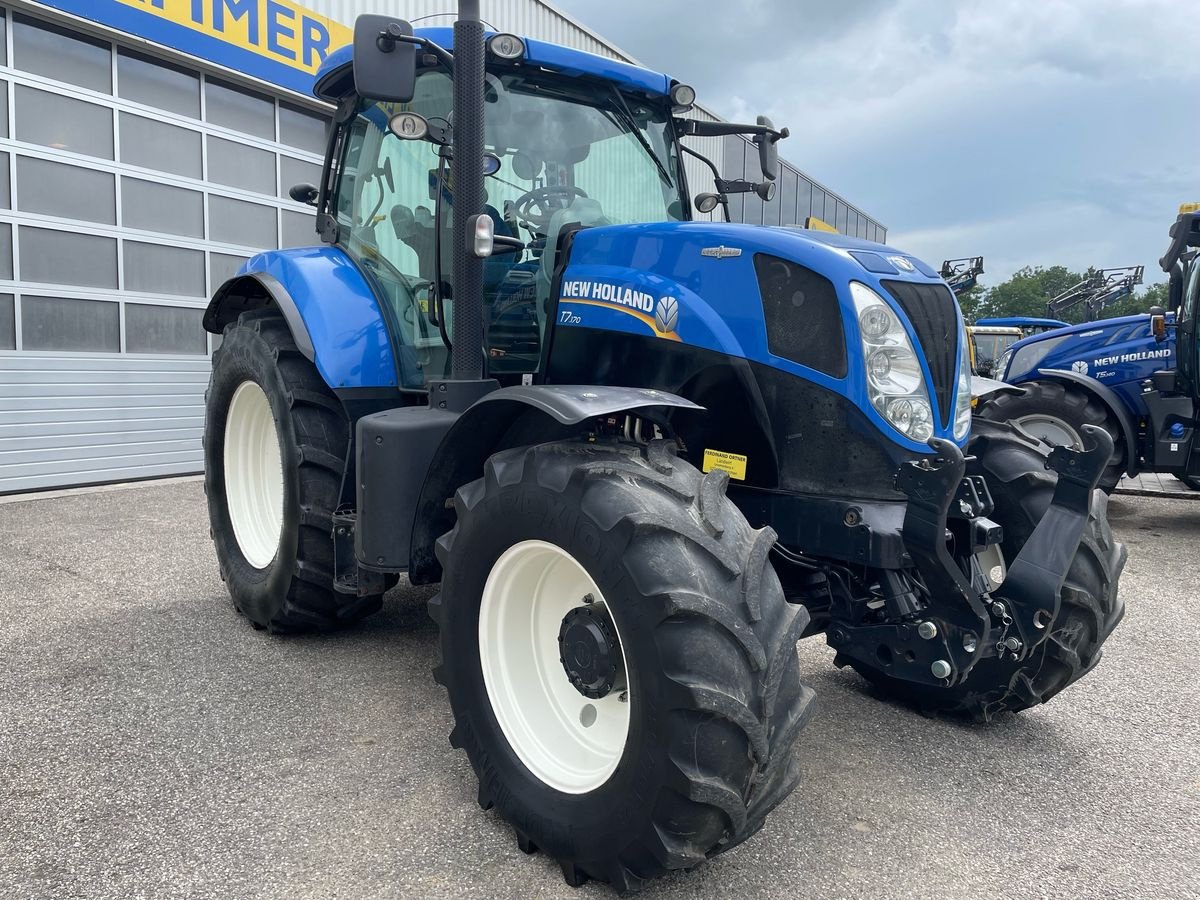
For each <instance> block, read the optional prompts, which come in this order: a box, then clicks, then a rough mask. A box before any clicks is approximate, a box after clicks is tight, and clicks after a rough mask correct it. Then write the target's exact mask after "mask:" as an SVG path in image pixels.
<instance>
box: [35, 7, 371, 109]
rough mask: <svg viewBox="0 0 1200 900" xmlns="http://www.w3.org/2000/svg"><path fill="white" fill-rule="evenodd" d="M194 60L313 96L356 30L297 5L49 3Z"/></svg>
mask: <svg viewBox="0 0 1200 900" xmlns="http://www.w3.org/2000/svg"><path fill="white" fill-rule="evenodd" d="M42 2H43V3H44V4H45V5H46V6H52V7H55V8H57V9H60V10H63V11H64V12H69V13H74V14H75V15H78V16H81V17H82V18H85V19H90V20H92V21H94V22H99V23H101V24H103V25H107V26H109V27H111V28H116V29H118V30H120V31H124V32H126V33H128V34H131V35H135V36H137V37H140V38H144V39H146V40H148V41H152V42H154V43H157V44H161V45H163V46H166V47H171V48H173V49H175V50H179V51H182V52H184V53H187V54H189V55H191V56H195V57H199V58H200V59H207V60H209V61H211V62H214V63H216V64H218V65H221V66H225V67H227V68H230V69H234V70H236V71H239V72H244V73H246V74H247V75H252V76H254V77H256V78H261V79H263V80H265V81H270V82H272V83H274V84H278V85H281V86H283V87H287V88H291V89H292V90H295V91H300V92H303V93H309V92H310V91H311V89H312V76H313V74H314V73H315V72H316V71H317V68H318V67H319V66H320V65H321V62H322V61H323V60H324V59H325V57H326V56H328V55H329V54H330V53H331V52H332V51H334V50H336V49H338V48H339V47H342V46H344V45H346V44H349V43H350V42H351V40H352V38H353V33H352V32H351V30H350V29H349V28H348V27H346V26H345V25H342V24H341V23H340V22H335V21H334V20H333V19H330V18H328V17H326V16H322V15H319V14H317V13H315V12H313V11H312V10H310V9H308V8H307V7H305V6H302V5H300V4H299V3H295V2H293V0H42Z"/></svg>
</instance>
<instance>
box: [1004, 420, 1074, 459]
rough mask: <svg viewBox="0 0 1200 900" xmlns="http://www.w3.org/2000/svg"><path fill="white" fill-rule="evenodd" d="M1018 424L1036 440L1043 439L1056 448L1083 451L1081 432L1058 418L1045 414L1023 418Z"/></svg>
mask: <svg viewBox="0 0 1200 900" xmlns="http://www.w3.org/2000/svg"><path fill="white" fill-rule="evenodd" d="M1016 422H1017V424H1018V425H1020V426H1021V427H1022V428H1024V429H1025V430H1026V431H1028V432H1029V433H1030V434H1032V435H1033V436H1034V437H1036V438H1041V439H1042V440H1043V441H1045V442H1046V443H1047V444H1050V445H1051V446H1054V447H1070V448H1071V449H1073V450H1082V449H1083V440H1082V438H1080V436H1079V432H1078V431H1076V430H1075V429H1074V428H1072V427H1071V426H1070V425H1068V424H1067V423H1066V422H1064V421H1063V420H1062V419H1060V418H1058V416H1048V415H1045V414H1043V413H1039V414H1037V415H1031V416H1022V417H1021V418H1019V419H1017V420H1016Z"/></svg>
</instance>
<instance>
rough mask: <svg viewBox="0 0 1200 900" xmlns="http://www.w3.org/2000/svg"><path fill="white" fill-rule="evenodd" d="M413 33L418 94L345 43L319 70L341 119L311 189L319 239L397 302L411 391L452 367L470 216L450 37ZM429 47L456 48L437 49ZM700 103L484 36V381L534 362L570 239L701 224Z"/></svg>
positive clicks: (552, 52) (400, 355)
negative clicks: (458, 272) (460, 258)
mask: <svg viewBox="0 0 1200 900" xmlns="http://www.w3.org/2000/svg"><path fill="white" fill-rule="evenodd" d="M405 38H406V41H408V42H411V43H410V46H413V47H415V48H416V54H415V60H414V62H415V65H414V69H415V77H414V79H413V82H412V89H411V99H408V100H396V99H387V98H388V97H389V96H391V95H390V93H389V92H390V91H391V85H392V82H393V80H394V79H395V72H394V70H383V71H382V72H381V73H379V74H378V75H377V76H376V77H375V80H374V81H372V80H371V73H370V72H369V71H368V72H367V74H366V75H364V71H363V69H364V68H365V67H364V66H363V65H362V64H361V62H358V61H356V58H355V54H353V53H351V51H350V48H346V50H344V51H341V52H339V53H335V54H333V55H332V56H331V57H330V58H329V59H328V60H327V61H326V63H325V64H324V66H323V67H322V69H321V70H320V71H319V72H318V74H317V82H316V93H317V95H318V96H320V97H322V98H323V99H325V100H328V101H330V102H332V103H335V104H337V106H338V113H337V115H336V122H335V128H334V131H333V134H332V136H331V152H330V153H329V154H328V159H327V168H326V171H325V173H324V176H323V177H324V183H325V185H326V190H324V191H310V192H309V196H310V197H311V198H312V201H313V202H314V203H315V204H316V205H317V207H318V213H319V217H320V218H319V220H320V228H321V233H322V237H323V239H324V240H325V241H326V242H328V243H331V244H333V245H334V246H336V247H339V248H341V249H342V250H344V251H345V252H346V253H347V254H348V255H349V256H350V257H351V258H352V259H353V260H355V262H356V263H357V264H358V265H359V267H360V268H361V269H362V270H363V272H364V273H365V275H366V277H367V279H368V280H369V281H370V282H371V284H372V287H373V288H374V290H375V293H376V294H377V295H378V296H379V297H381V298H382V299H383V301H384V303H385V305H386V306H387V310H386V311H385V314H386V315H387V317H388V318H389V320H390V321H391V323H392V331H393V335H392V340H393V344H394V349H395V352H396V356H397V362H398V365H399V369H400V371H399V372H398V376H399V381H400V387H402V388H411V389H422V388H424V387H425V386H426V385H427V384H428V383H429V381H430V380H433V379H439V378H444V377H448V376H449V375H450V374H451V372H450V359H451V347H452V346H453V341H454V315H453V307H454V303H455V300H456V295H457V294H458V293H459V290H458V287H459V286H458V285H457V284H456V278H455V273H454V265H453V244H454V241H453V236H454V231H455V229H456V228H458V227H460V225H461V224H463V223H462V222H461V220H462V219H463V218H464V217H463V216H462V215H461V214H460V213H459V212H458V210H457V206H458V204H456V192H455V184H456V177H455V176H456V174H457V172H456V163H455V160H454V158H453V150H452V147H453V131H454V125H453V120H454V118H455V116H454V84H453V77H452V67H451V62H450V61H449V60H448V59H447V56H448V54H449V53H450V52H452V51H453V46H454V34H453V31H452V30H451V29H448V28H429V29H418V30H416V31H415V32H414V34H413V35H411V36H407V35H406V36H405ZM433 47H436V48H445V51H446V52H445V53H443V54H438V53H435V52H427V48H433ZM360 49H361V48H360ZM370 52H371V51H370V48H368V53H370ZM360 56H361V54H360ZM368 61H369V60H368ZM356 64H357V66H358V68H357V70H356ZM693 100H694V92H692V90H691V88H689V87H687V86H686V85H680V84H678V83H674V82H672V81H671V80H670V79H668V78H667V77H666V76H664V75H659V74H657V73H653V72H649V71H646V70H644V69H639V68H636V67H634V66H631V65H626V64H623V63H619V62H615V61H612V60H601V59H600V58H599V57H594V56H592V55H590V54H586V53H582V52H579V51H570V50H567V49H566V48H562V47H556V46H554V45H550V44H545V43H542V42H540V41H534V40H528V39H523V38H518V37H516V36H513V35H490V36H489V37H488V39H487V61H486V70H485V89H484V110H483V117H482V120H483V123H484V124H483V132H484V134H483V143H484V150H485V163H484V165H485V175H486V181H485V191H484V201H485V206H484V211H485V215H486V219H487V221H486V222H483V223H481V227H482V228H483V229H484V230H485V231H486V232H488V233H490V238H488V240H489V241H490V242H491V249H490V251H489V253H488V255H487V257H486V258H485V259H484V261H483V263H482V267H483V297H482V300H483V329H484V344H485V347H484V350H485V356H486V373H485V374H486V375H488V376H491V377H497V378H500V379H501V380H502V381H509V382H511V381H513V380H514V378H513V376H521V375H528V374H531V373H534V372H536V371H537V370H538V369H539V365H540V362H541V359H542V351H543V348H544V345H545V343H546V338H547V323H546V320H547V311H548V310H549V308H550V306H551V302H550V301H551V289H552V283H553V281H554V274H555V266H556V262H557V259H558V257H557V248H558V245H559V241H560V238H561V237H562V236H563V234H564V232H569V231H571V230H577V229H579V228H590V227H595V226H602V225H627V224H633V223H644V222H677V221H685V220H688V219H690V218H691V209H692V203H691V201H690V199H689V198H688V196H687V193H686V186H685V183H684V177H683V167H682V164H681V162H680V152H681V148H680V146H679V142H678V138H677V126H676V121H675V119H674V118H673V117H674V115H675V114H677V113H680V112H682V111H685V110H686V108H687V107H688V106H690V104H691V102H692V101H693ZM725 127H726V128H728V127H729V126H725ZM753 127H754V126H746V128H753ZM735 130H737V131H744V130H745V128H742V127H738V128H736V129H735ZM773 170H774V167H773V166H772V173H773ZM300 190H302V191H303V190H305V189H304V188H303V187H302V188H300ZM710 196H711V195H710ZM718 199H723V198H718ZM709 202H712V201H709ZM708 208H709V209H711V208H712V207H711V206H710V207H708ZM515 380H519V378H516V379H515Z"/></svg>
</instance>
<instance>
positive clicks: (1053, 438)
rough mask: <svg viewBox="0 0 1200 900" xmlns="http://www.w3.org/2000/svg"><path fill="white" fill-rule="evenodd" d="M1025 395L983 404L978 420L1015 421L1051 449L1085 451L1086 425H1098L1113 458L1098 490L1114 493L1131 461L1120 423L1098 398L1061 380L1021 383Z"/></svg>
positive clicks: (997, 397) (1002, 396)
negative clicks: (1108, 437) (1109, 440)
mask: <svg viewBox="0 0 1200 900" xmlns="http://www.w3.org/2000/svg"><path fill="white" fill-rule="evenodd" d="M1021 387H1022V388H1024V389H1025V392H1024V393H1023V394H1011V393H1001V394H995V395H993V396H991V397H989V398H988V399H987V400H986V401H985V402H984V403H982V404H980V408H979V410H978V411H977V416H978V417H979V418H984V419H988V420H990V421H992V422H1012V423H1013V424H1015V425H1019V426H1020V427H1021V428H1022V429H1023V430H1025V431H1027V432H1029V434H1031V435H1033V436H1034V437H1035V438H1037V439H1038V440H1041V441H1045V442H1046V443H1047V444H1050V445H1051V446H1052V447H1071V448H1072V449H1075V450H1082V449H1083V426H1084V425H1095V426H1097V427H1099V428H1103V429H1104V430H1105V431H1107V432H1108V433H1109V435H1111V436H1112V439H1113V455H1112V459H1111V460H1109V463H1108V466H1107V467H1106V468H1105V470H1104V473H1103V474H1102V475H1101V476H1100V483H1099V485H1098V487H1099V488H1100V489H1101V490H1102V491H1104V492H1105V493H1106V494H1111V493H1112V492H1113V489H1114V488H1116V486H1117V482H1119V481H1120V480H1121V476H1122V475H1124V474H1125V470H1126V469H1127V468H1128V466H1129V460H1128V459H1127V458H1126V457H1127V456H1128V454H1127V452H1126V449H1125V437H1124V435H1123V434H1122V431H1121V423H1120V421H1118V419H1117V417H1116V416H1115V415H1113V413H1112V411H1111V410H1109V408H1108V407H1107V406H1106V405H1105V404H1104V403H1102V402H1101V401H1100V400H1099V399H1098V398H1096V397H1095V396H1093V395H1092V394H1090V393H1089V392H1088V391H1086V390H1084V389H1083V388H1081V387H1073V386H1071V385H1066V384H1062V383H1061V382H1058V381H1032V382H1030V383H1028V384H1022V385H1021Z"/></svg>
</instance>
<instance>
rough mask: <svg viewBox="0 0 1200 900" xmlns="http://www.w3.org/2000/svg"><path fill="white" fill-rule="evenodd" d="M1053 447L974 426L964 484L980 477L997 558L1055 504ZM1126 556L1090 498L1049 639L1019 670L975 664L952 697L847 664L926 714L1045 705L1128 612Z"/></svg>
mask: <svg viewBox="0 0 1200 900" xmlns="http://www.w3.org/2000/svg"><path fill="white" fill-rule="evenodd" d="M1049 449H1050V448H1049V447H1048V446H1046V445H1045V444H1043V443H1041V442H1039V441H1036V440H1033V439H1031V438H1029V437H1028V436H1027V435H1025V434H1022V433H1020V432H1019V431H1017V430H1015V429H1013V428H1011V427H1010V426H1008V425H1005V424H999V423H993V422H987V421H976V422H975V424H974V426H973V428H972V435H971V442H970V444H969V445H968V448H967V452H968V453H969V454H971V455H972V456H973V457H974V459H973V460H972V461H971V462H969V463H968V467H967V474H969V475H982V476H983V477H984V478H985V479H986V480H987V485H988V489H989V490H990V492H991V494H992V499H993V500H994V501H995V504H996V508H995V510H994V512H993V513H992V518H993V519H994V520H995V521H996V522H997V523H998V524H999V525H1000V526H1001V527H1002V528H1003V529H1004V539H1003V542H1002V544H1001V550H1002V551H1003V553H1004V558H1005V559H1006V560H1010V561H1011V560H1013V559H1015V558H1016V556H1017V554H1018V553H1020V552H1021V548H1022V547H1023V546H1025V542H1026V541H1027V540H1028V539H1029V536H1030V535H1031V534H1032V533H1033V530H1034V528H1036V527H1037V524H1038V522H1039V521H1041V518H1042V516H1043V515H1044V514H1045V512H1046V509H1047V508H1048V507H1049V506H1050V501H1051V499H1052V498H1053V496H1054V487H1055V484H1056V483H1057V476H1056V475H1055V474H1054V473H1053V472H1050V471H1047V469H1046V456H1047V454H1048V452H1049ZM1126 556H1127V553H1126V551H1125V547H1124V546H1123V545H1122V544H1119V543H1117V542H1116V541H1115V540H1113V536H1112V530H1111V529H1110V528H1109V524H1108V495H1107V494H1105V493H1104V492H1102V491H1099V490H1095V491H1092V502H1091V509H1090V512H1089V515H1088V522H1087V526H1086V528H1085V529H1084V532H1083V537H1082V539H1081V540H1080V542H1079V548H1078V549H1077V550H1076V551H1075V557H1074V559H1073V560H1072V561H1071V567H1070V570H1069V571H1068V573H1067V577H1066V580H1065V582H1064V584H1063V587H1062V590H1061V604H1060V606H1059V610H1058V615H1057V616H1056V617H1055V619H1054V621H1053V622H1052V623H1051V625H1050V636H1049V637H1048V638H1047V639H1046V640H1045V641H1044V642H1043V643H1042V644H1041V645H1040V646H1039V647H1038V648H1037V650H1036V651H1035V652H1034V653H1033V654H1031V655H1030V656H1029V657H1028V658H1026V659H1024V660H1022V661H1021V662H1015V661H1014V660H1013V658H1012V657H1011V656H1009V657H1006V658H1004V659H1000V658H997V657H988V658H985V659H982V660H980V661H979V662H978V663H977V664H976V665H975V668H973V669H972V670H971V671H970V673H969V674H968V675H967V678H966V680H965V681H964V682H963V683H962V684H958V685H955V686H954V687H951V688H940V687H934V686H929V685H920V684H914V683H912V682H907V681H900V680H898V679H895V678H891V677H889V676H888V675H887V674H886V672H884V671H883V670H881V669H874V668H868V667H865V666H860V665H859V664H856V663H855V664H853V665H854V667H855V669H857V670H858V672H859V673H860V674H861V675H863V676H864V677H865V678H867V680H869V681H871V682H872V683H873V684H874V685H875V686H876V687H877V688H878V689H880V690H881V691H882V692H883V693H885V694H887V695H889V696H892V697H896V698H897V699H900V700H902V701H905V702H907V703H909V704H912V705H914V706H916V707H918V708H920V709H922V710H925V711H929V712H941V713H948V714H952V715H962V716H967V717H970V718H973V719H975V720H977V721H987V720H989V719H991V718H992V717H993V716H995V715H996V714H998V713H1001V712H1005V711H1009V712H1018V711H1020V710H1023V709H1028V708H1029V707H1031V706H1036V705H1038V704H1040V703H1045V702H1046V701H1047V700H1049V699H1050V698H1051V697H1053V696H1054V695H1055V694H1057V693H1058V692H1059V691H1061V690H1063V688H1065V687H1067V686H1068V685H1070V684H1072V683H1074V682H1076V681H1078V680H1079V679H1080V678H1082V677H1083V676H1084V675H1086V674H1087V673H1088V672H1090V671H1091V670H1092V669H1093V668H1094V667H1095V666H1096V664H1097V663H1098V662H1099V661H1100V657H1101V655H1102V654H1101V645H1102V644H1103V643H1104V642H1105V640H1106V639H1107V638H1108V636H1109V634H1111V633H1112V630H1113V629H1114V628H1115V627H1116V626H1117V623H1118V622H1120V620H1121V616H1122V615H1124V613H1125V605H1124V603H1122V602H1121V600H1120V598H1119V597H1118V596H1117V582H1118V580H1119V579H1120V577H1121V570H1122V569H1123V568H1124V566H1125V558H1126Z"/></svg>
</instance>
